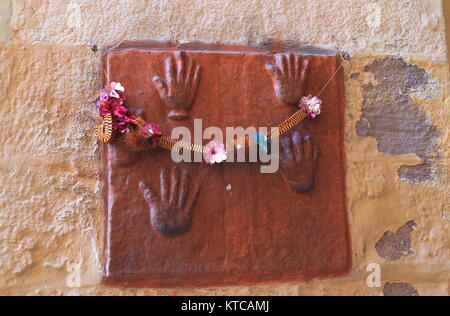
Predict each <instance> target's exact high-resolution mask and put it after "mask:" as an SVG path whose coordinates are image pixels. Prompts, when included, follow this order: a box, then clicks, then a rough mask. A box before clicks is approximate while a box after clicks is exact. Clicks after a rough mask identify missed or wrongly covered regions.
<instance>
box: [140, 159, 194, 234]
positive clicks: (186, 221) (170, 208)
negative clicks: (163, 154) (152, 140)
mask: <svg viewBox="0 0 450 316" xmlns="http://www.w3.org/2000/svg"><path fill="white" fill-rule="evenodd" d="M169 174H170V176H169ZM139 189H140V190H141V192H142V194H143V196H144V198H145V200H146V201H147V203H148V205H149V207H150V218H151V223H152V226H153V228H154V229H155V230H156V231H157V232H158V233H160V234H162V235H164V236H167V237H175V236H180V235H183V234H185V233H186V232H187V231H188V230H189V229H190V228H191V224H192V206H193V204H194V202H195V199H196V197H197V194H198V191H199V186H198V185H197V184H194V185H193V187H191V185H190V179H189V175H188V173H187V171H186V170H183V171H182V172H181V173H180V170H179V168H178V167H175V168H172V169H171V170H168V169H164V170H163V171H162V172H161V177H160V195H159V196H158V195H157V194H156V193H155V192H154V191H153V190H152V189H150V188H149V187H148V185H147V184H146V183H144V182H141V183H140V184H139Z"/></svg>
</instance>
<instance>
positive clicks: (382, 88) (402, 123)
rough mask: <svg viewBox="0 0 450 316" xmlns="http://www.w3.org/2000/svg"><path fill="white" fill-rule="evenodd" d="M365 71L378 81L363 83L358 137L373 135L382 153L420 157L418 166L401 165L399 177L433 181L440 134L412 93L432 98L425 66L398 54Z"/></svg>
mask: <svg viewBox="0 0 450 316" xmlns="http://www.w3.org/2000/svg"><path fill="white" fill-rule="evenodd" d="M365 72H368V73H372V74H373V76H374V79H375V80H376V82H377V83H378V84H374V83H368V84H364V85H363V97H364V101H363V105H362V117H361V120H360V121H359V122H358V123H357V126H356V131H357V134H358V136H363V137H374V138H375V139H376V140H377V141H378V150H379V151H380V152H383V153H385V154H389V155H396V156H399V155H407V154H415V155H417V156H418V157H419V158H420V159H422V160H423V162H424V163H423V164H421V165H417V166H402V167H400V168H399V170H398V175H399V177H400V179H401V180H403V181H406V182H409V183H414V184H417V183H421V182H425V181H429V180H432V179H433V178H434V177H435V174H436V170H435V165H434V164H435V162H436V159H437V158H436V156H435V154H436V150H437V145H438V140H439V136H440V135H439V133H438V131H437V129H436V127H435V125H434V124H433V122H432V121H431V119H430V118H429V117H428V116H427V114H426V113H425V112H424V111H423V110H422V109H421V108H420V107H419V105H418V104H416V103H415V102H414V100H413V96H417V95H420V94H421V93H423V94H424V96H423V98H424V99H427V98H431V97H432V95H433V94H432V93H431V92H430V86H433V85H436V82H435V81H433V80H432V78H431V74H429V73H428V72H426V71H425V70H424V69H421V68H419V67H417V66H414V65H411V64H408V63H406V62H405V61H404V60H403V59H402V58H397V57H387V58H384V59H377V60H375V61H374V62H373V63H371V64H370V65H368V66H366V68H365ZM431 90H433V89H431Z"/></svg>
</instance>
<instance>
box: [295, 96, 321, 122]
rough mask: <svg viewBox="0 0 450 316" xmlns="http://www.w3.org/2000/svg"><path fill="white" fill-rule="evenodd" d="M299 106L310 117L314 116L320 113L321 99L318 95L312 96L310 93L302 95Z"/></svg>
mask: <svg viewBox="0 0 450 316" xmlns="http://www.w3.org/2000/svg"><path fill="white" fill-rule="evenodd" d="M299 106H300V107H301V108H302V109H303V110H305V111H306V112H307V113H308V114H309V115H310V116H311V117H312V118H316V117H317V116H319V115H320V114H321V113H322V100H320V99H319V98H318V97H313V96H312V95H309V96H307V97H303V98H302V100H301V101H300V105H299Z"/></svg>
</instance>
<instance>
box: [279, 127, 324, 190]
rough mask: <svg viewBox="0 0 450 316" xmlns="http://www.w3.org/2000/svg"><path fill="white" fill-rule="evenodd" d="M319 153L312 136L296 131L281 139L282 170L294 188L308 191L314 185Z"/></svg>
mask: <svg viewBox="0 0 450 316" xmlns="http://www.w3.org/2000/svg"><path fill="white" fill-rule="evenodd" d="M319 153H320V151H319V149H318V148H317V147H316V146H315V145H314V143H313V139H312V137H311V136H306V137H305V138H302V136H301V135H300V133H299V132H294V133H293V135H292V137H289V136H288V137H284V138H282V139H281V161H280V162H281V170H282V171H283V174H284V177H285V179H286V181H287V182H288V184H289V186H290V187H291V189H292V190H294V191H295V192H298V193H306V192H309V191H310V190H311V189H312V188H313V187H314V181H315V172H316V168H317V161H318V158H319Z"/></svg>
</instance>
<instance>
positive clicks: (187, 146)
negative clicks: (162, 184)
mask: <svg viewBox="0 0 450 316" xmlns="http://www.w3.org/2000/svg"><path fill="white" fill-rule="evenodd" d="M307 117H308V113H307V112H306V111H304V110H300V111H297V112H296V113H294V114H293V115H292V116H291V117H290V118H288V119H287V120H286V121H284V122H283V123H281V124H280V125H279V126H278V133H275V134H272V132H269V133H268V135H267V138H268V139H271V140H274V139H277V138H279V137H280V136H281V135H282V134H284V133H286V132H288V131H289V130H290V129H292V128H294V127H295V126H297V125H298V124H300V123H301V122H302V121H303V120H304V119H305V118H307ZM158 142H159V143H158V144H159V146H160V147H161V148H164V149H166V150H169V151H171V150H178V151H180V152H181V151H182V150H188V151H191V152H197V153H201V154H204V153H206V152H207V149H206V147H205V146H202V145H199V144H192V143H189V142H183V141H178V140H174V139H171V138H168V137H161V138H159V139H158ZM247 143H249V142H248V139H247V138H245V139H244V138H239V139H236V140H235V141H234V145H235V146H237V145H239V144H241V145H242V144H247Z"/></svg>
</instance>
